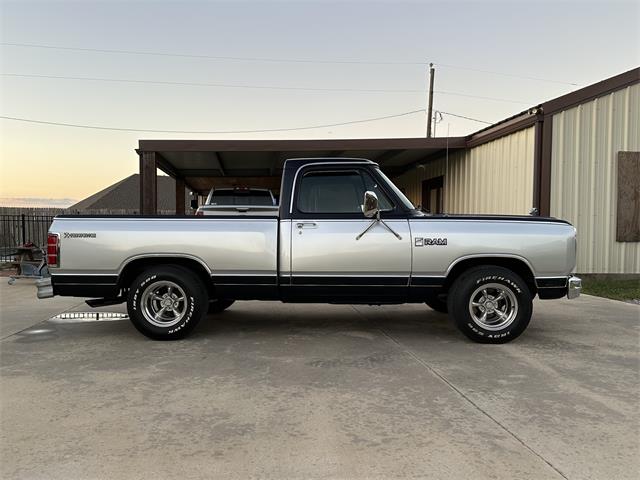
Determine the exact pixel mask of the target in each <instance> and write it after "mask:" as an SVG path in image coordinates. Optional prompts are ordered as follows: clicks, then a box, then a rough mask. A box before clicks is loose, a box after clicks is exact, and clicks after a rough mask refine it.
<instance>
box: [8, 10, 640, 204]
mask: <svg viewBox="0 0 640 480" xmlns="http://www.w3.org/2000/svg"><path fill="white" fill-rule="evenodd" d="M639 21H640V2H638V1H601V2H583V1H580V2H579V1H564V2H563V1H533V0H531V1H527V2H525V1H501V2H495V1H483V2H479V1H475V2H458V1H447V2H431V1H422V2H397V1H393V2H391V1H387V2H370V1H350V2H342V3H336V2H318V1H315V2H312V1H297V2H273V1H266V0H265V1H258V2H256V1H253V2H251V1H235V2H214V1H209V2H204V1H198V2H193V1H191V2H190V1H179V2H178V1H173V2H171V1H137V2H136V1H90V0H89V1H87V0H85V1H78V2H72V1H44V2H35V1H29V0H21V1H18V2H9V1H0V42H1V43H2V45H0V73H1V75H0V116H4V117H14V118H21V119H28V120H37V121H45V122H55V123H67V124H74V125H87V126H101V127H111V128H125V129H139V130H178V131H184V132H190V131H195V132H203V131H206V132H219V131H223V132H229V131H238V130H266V129H287V128H298V127H307V126H318V125H328V124H335V123H343V122H350V121H357V120H366V119H372V118H378V117H386V116H393V115H398V114H403V113H407V112H415V113H410V114H407V115H403V116H398V117H394V118H387V119H383V120H378V121H370V122H363V123H357V124H352V125H343V126H333V127H323V128H314V129H304V130H294V131H281V132H265V133H218V134H214V133H206V134H205V133H160V132H150V131H149V132H126V131H110V130H97V129H86V128H73V127H64V126H56V125H47V124H35V123H26V122H21V121H16V120H8V119H0V162H1V164H0V204H5V205H6V204H16V202H22V203H24V202H27V203H29V202H32V203H33V202H36V203H38V204H47V203H51V204H54V203H55V204H69V203H71V202H73V200H74V199H75V200H79V199H82V198H84V197H86V196H88V195H91V194H93V193H95V192H96V191H98V190H100V189H102V188H105V187H106V186H108V185H110V184H112V183H114V182H116V181H118V180H121V179H122V178H124V177H126V176H128V175H130V174H132V173H136V172H137V170H138V157H137V155H136V153H135V151H134V149H135V148H136V146H137V144H138V140H139V139H161V138H179V139H226V138H228V139H267V138H278V139H301V138H388V137H423V136H425V129H426V127H425V124H426V114H425V112H424V109H425V108H426V104H427V93H426V91H427V85H428V66H427V65H426V64H427V63H429V62H433V63H434V64H435V68H436V74H435V88H434V90H435V92H436V93H435V95H434V109H435V110H437V111H439V112H446V113H443V114H442V120H441V121H440V122H439V123H438V124H437V126H436V136H446V135H447V132H448V133H449V135H451V136H458V135H467V134H469V133H472V132H474V131H476V130H479V129H481V128H483V127H485V126H486V125H487V123H481V122H479V121H474V120H466V119H463V118H460V117H459V116H464V117H469V118H472V119H475V120H481V121H483V122H489V123H492V122H496V121H499V120H502V119H504V118H506V117H508V116H510V115H513V114H516V113H518V112H520V111H523V110H526V109H527V108H528V107H530V106H533V105H536V104H539V103H541V102H543V101H545V100H548V99H551V98H555V97H557V96H559V95H562V94H565V93H568V92H570V91H572V90H576V89H578V88H580V87H581V86H585V85H589V84H591V83H594V82H597V81H599V80H602V79H604V78H607V77H610V76H612V75H616V74H618V73H621V72H623V71H627V70H629V69H631V68H634V67H637V66H638V64H640V36H639V35H640V34H639V33H638V23H639ZM10 44H12V45H10ZM17 44H20V45H17ZM25 45H31V46H25ZM33 45H39V46H40V47H35V46H33ZM43 46H45V47H58V48H43ZM59 47H62V48H59ZM78 49H85V50H78ZM96 50H101V51H96ZM104 50H110V52H105V51H104ZM113 50H118V51H125V52H141V53H136V54H134V53H116V52H113ZM149 53H154V54H155V55H151V54H149ZM212 57H217V58H212ZM220 57H226V58H220ZM229 57H232V58H229ZM282 60H288V61H282ZM290 60H295V61H290ZM24 75H28V76H24ZM43 76H45V77H47V78H43ZM50 77H73V79H70V78H50ZM106 80H109V81H106ZM114 80H117V81H114ZM122 80H127V81H128V82H124V81H122ZM149 82H165V83H149ZM167 82H168V83H167ZM171 82H173V83H171ZM175 83H179V84H180V85H176V84H175ZM185 83H186V84H190V85H184V84H185ZM193 84H198V85H193ZM202 84H207V85H202ZM212 84H213V85H217V86H212ZM221 85H222V86H221ZM248 86H250V87H252V88H246V87H248ZM255 87H261V88H255ZM262 87H269V88H262ZM273 87H277V88H273ZM283 87H284V88H283ZM305 89H308V90H305ZM314 89H315V90H314ZM336 89H337V90H338V91H336ZM372 90H373V91H372ZM380 90H382V91H380ZM477 97H485V98H477ZM451 114H455V115H458V116H453V115H451Z"/></svg>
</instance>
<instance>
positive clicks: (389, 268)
mask: <svg viewBox="0 0 640 480" xmlns="http://www.w3.org/2000/svg"><path fill="white" fill-rule="evenodd" d="M47 258H48V263H49V269H50V272H51V277H50V278H47V279H43V280H41V281H40V282H39V284H38V296H39V297H40V298H44V297H50V296H53V295H63V296H77V297H92V298H93V300H88V301H87V303H88V304H89V305H91V306H98V305H106V304H115V303H122V302H127V308H128V312H129V317H130V319H131V321H132V322H133V324H134V325H135V327H136V328H137V329H138V330H140V332H142V333H143V334H145V335H147V336H148V337H151V338H154V339H162V340H165V339H176V338H181V337H184V336H185V335H186V334H187V333H189V332H190V331H191V330H192V329H193V328H194V327H195V326H196V324H197V323H198V322H199V321H200V320H201V318H202V317H203V316H205V315H206V314H207V312H209V313H213V312H221V311H223V310H224V309H226V308H228V307H229V306H230V305H231V304H232V303H233V302H234V301H236V300H280V301H283V302H324V303H350V304H355V303H360V304H375V305H380V304H400V303H407V302H413V303H426V304H427V305H429V306H430V307H432V308H433V309H434V310H437V311H439V312H448V313H449V314H450V315H451V316H452V317H453V320H454V321H455V323H456V325H457V326H458V328H459V329H460V330H461V331H462V332H463V333H464V334H465V335H466V336H467V337H469V338H470V339H472V340H474V341H477V342H484V343H504V342H508V341H510V340H513V339H514V338H516V337H518V336H519V335H520V334H521V333H522V332H523V331H524V330H525V328H526V327H527V325H528V324H529V320H530V319H531V313H532V299H533V298H534V297H535V295H538V297H539V298H541V299H555V298H561V297H565V296H567V297H569V298H574V297H577V296H578V295H579V294H580V289H581V283H580V279H578V278H577V277H574V276H572V275H571V273H572V271H573V269H574V267H575V260H576V230H575V229H574V228H573V226H571V225H570V224H569V223H568V222H565V221H563V220H558V219H555V218H544V217H533V216H468V215H455V216H454V215H425V214H424V213H422V212H420V211H419V210H417V209H416V208H415V207H414V206H413V205H412V204H411V202H410V201H409V200H408V199H407V198H406V197H405V196H404V195H403V194H402V192H401V191H400V190H399V189H398V188H397V187H396V186H395V185H394V184H393V183H392V182H391V181H390V180H389V179H388V178H387V177H386V176H385V175H384V174H383V173H382V171H381V170H380V169H379V168H378V165H377V164H375V163H374V162H371V161H369V160H362V159H335V158H319V159H318V158H313V159H292V160H288V161H287V162H286V163H285V166H284V172H283V176H282V186H281V191H280V207H279V211H278V213H277V214H274V215H272V216H264V215H255V216H242V217H238V216H236V215H230V216H216V217H207V216H200V217H195V216H190V217H178V216H176V217H161V216H153V217H147V216H110V217H94V216H59V217H56V218H55V220H54V222H53V224H52V225H51V228H50V233H49V237H48V246H47Z"/></svg>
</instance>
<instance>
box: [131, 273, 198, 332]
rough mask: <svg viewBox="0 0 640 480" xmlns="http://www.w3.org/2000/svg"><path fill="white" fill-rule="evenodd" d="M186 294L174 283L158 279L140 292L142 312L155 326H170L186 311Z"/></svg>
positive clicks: (181, 317)
mask: <svg viewBox="0 0 640 480" xmlns="http://www.w3.org/2000/svg"><path fill="white" fill-rule="evenodd" d="M186 299H187V296H186V294H185V293H184V290H183V289H182V288H181V287H180V286H179V285H178V284H176V283H173V282H170V281H168V280H160V281H158V282H154V283H152V284H151V285H149V286H148V287H147V288H146V289H145V290H144V292H143V293H142V301H141V302H140V303H141V304H142V314H143V315H144V318H145V320H147V322H149V323H151V324H152V325H155V326H156V327H162V328H166V327H172V326H173V325H175V324H177V323H179V322H180V320H182V319H183V317H184V316H185V313H186V312H187V300H186Z"/></svg>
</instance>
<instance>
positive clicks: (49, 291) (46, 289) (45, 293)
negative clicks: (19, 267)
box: [36, 277, 53, 298]
mask: <svg viewBox="0 0 640 480" xmlns="http://www.w3.org/2000/svg"><path fill="white" fill-rule="evenodd" d="M36 287H38V298H51V297H53V285H52V284H51V277H44V278H40V279H38V280H36Z"/></svg>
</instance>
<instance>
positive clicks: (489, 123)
mask: <svg viewBox="0 0 640 480" xmlns="http://www.w3.org/2000/svg"><path fill="white" fill-rule="evenodd" d="M437 112H440V113H442V114H444V115H450V116H452V117H457V118H464V119H465V120H471V121H472V122H479V123H486V124H487V125H493V124H494V123H495V122H487V121H486V120H478V119H477V118H471V117H465V116H464V115H458V114H456V113H450V112H443V111H442V110H437Z"/></svg>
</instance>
